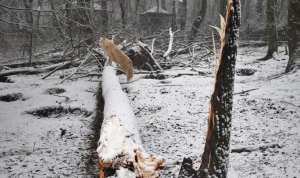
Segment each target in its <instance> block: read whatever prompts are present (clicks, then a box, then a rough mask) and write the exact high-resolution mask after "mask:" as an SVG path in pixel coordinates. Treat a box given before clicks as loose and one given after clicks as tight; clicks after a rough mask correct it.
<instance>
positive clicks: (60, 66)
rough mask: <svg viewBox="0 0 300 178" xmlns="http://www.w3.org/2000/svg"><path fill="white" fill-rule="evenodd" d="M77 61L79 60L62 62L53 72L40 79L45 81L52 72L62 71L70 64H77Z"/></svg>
mask: <svg viewBox="0 0 300 178" xmlns="http://www.w3.org/2000/svg"><path fill="white" fill-rule="evenodd" d="M77 61H79V59H76V60H75V61H68V62H64V63H62V64H61V65H59V66H58V67H56V68H55V69H54V70H53V71H51V72H49V73H48V74H47V75H45V76H44V77H42V78H41V79H43V80H44V79H46V78H47V77H49V76H50V75H52V74H53V73H54V72H56V71H58V70H59V69H62V68H64V67H66V66H68V65H70V64H71V63H72V62H77Z"/></svg>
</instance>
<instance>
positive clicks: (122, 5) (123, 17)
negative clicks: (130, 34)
mask: <svg viewBox="0 0 300 178" xmlns="http://www.w3.org/2000/svg"><path fill="white" fill-rule="evenodd" d="M119 3H120V9H121V18H122V27H123V28H125V26H126V18H125V17H126V16H125V15H126V14H125V0H119Z"/></svg>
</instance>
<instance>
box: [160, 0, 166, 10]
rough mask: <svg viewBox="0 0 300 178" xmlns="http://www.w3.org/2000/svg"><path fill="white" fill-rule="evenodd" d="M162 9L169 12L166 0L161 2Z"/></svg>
mask: <svg viewBox="0 0 300 178" xmlns="http://www.w3.org/2000/svg"><path fill="white" fill-rule="evenodd" d="M161 8H162V9H164V10H167V6H166V0H161Z"/></svg>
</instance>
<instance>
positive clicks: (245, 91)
mask: <svg viewBox="0 0 300 178" xmlns="http://www.w3.org/2000/svg"><path fill="white" fill-rule="evenodd" d="M258 89H259V88H253V89H250V90H244V91H241V92H237V93H234V94H233V95H238V94H245V93H248V92H249V91H254V90H258Z"/></svg>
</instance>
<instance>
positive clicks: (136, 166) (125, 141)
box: [97, 66, 164, 178]
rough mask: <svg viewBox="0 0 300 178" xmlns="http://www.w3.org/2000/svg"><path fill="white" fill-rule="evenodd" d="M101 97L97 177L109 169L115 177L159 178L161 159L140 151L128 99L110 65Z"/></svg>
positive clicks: (105, 72) (105, 73)
mask: <svg viewBox="0 0 300 178" xmlns="http://www.w3.org/2000/svg"><path fill="white" fill-rule="evenodd" d="M102 96H103V98H104V103H105V105H104V111H103V124H102V127H101V133H100V139H99V147H98V148H97V152H98V161H99V166H100V178H104V177H108V176H110V174H109V173H107V171H106V170H108V169H110V170H115V171H113V172H116V173H117V175H115V176H117V177H122V178H126V177H128V176H125V175H132V174H131V173H128V171H129V170H135V175H136V177H139V178H142V177H143V178H155V177H159V176H158V173H157V172H156V170H157V169H158V168H159V166H160V165H161V164H162V163H163V161H164V159H163V158H162V157H156V156H153V155H149V154H147V153H146V151H145V149H144V148H143V146H142V142H141V139H140V137H139V128H138V124H137V121H136V118H135V115H134V113H133V110H132V108H131V106H130V102H129V99H128V97H127V95H126V94H125V93H124V92H123V90H122V87H121V85H120V83H119V78H118V77H117V76H116V72H115V70H114V67H112V66H106V67H105V68H104V71H103V80H102ZM117 170H118V171H117ZM123 173H124V175H123Z"/></svg>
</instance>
